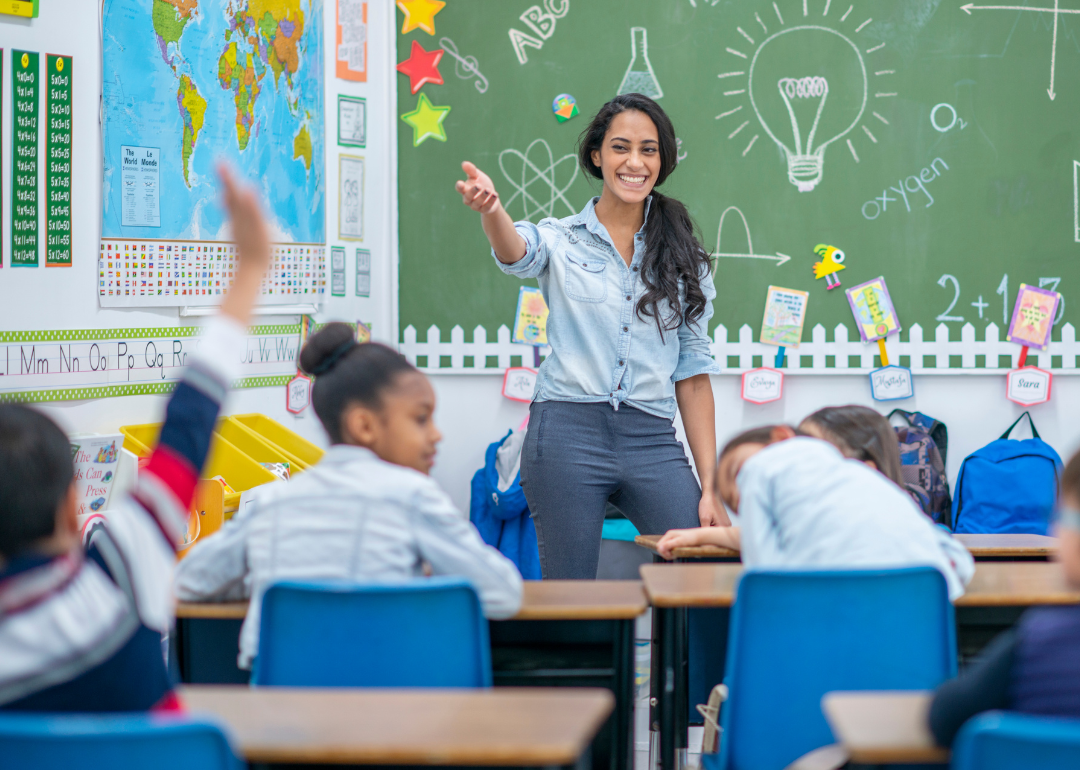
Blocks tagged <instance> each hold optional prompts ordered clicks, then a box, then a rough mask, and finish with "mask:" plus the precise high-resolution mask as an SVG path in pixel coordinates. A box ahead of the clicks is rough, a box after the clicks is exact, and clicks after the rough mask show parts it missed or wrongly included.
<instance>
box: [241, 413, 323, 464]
mask: <svg viewBox="0 0 1080 770" xmlns="http://www.w3.org/2000/svg"><path fill="white" fill-rule="evenodd" d="M225 421H226V422H236V423H239V424H240V425H243V426H244V427H245V428H247V429H249V430H251V431H253V432H254V433H257V434H258V435H259V437H260V438H262V439H263V440H264V441H266V442H268V443H270V444H273V445H274V446H276V447H277V448H278V450H279V451H281V452H282V453H283V454H286V455H291V456H293V457H295V458H296V459H297V461H299V463H300V464H301V465H302V466H303V467H304V468H310V467H311V466H312V465H314V464H315V463H317V462H319V460H321V459H322V456H323V450H322V449H320V448H319V447H317V446H315V445H314V444H312V443H311V442H310V441H308V440H307V439H305V438H303V437H301V436H299V435H297V434H296V433H294V432H293V431H291V430H289V429H288V428H286V427H285V426H284V425H282V424H281V423H279V422H277V421H276V420H272V419H270V418H269V417H267V416H266V415H265V414H258V413H252V414H234V415H233V416H232V417H226V418H225Z"/></svg>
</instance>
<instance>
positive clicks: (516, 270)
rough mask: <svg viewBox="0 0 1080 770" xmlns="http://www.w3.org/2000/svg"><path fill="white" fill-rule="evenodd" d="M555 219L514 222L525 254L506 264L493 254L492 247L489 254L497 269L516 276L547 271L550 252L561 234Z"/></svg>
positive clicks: (530, 275) (529, 276)
mask: <svg viewBox="0 0 1080 770" xmlns="http://www.w3.org/2000/svg"><path fill="white" fill-rule="evenodd" d="M557 221H558V220H554V219H552V220H548V219H544V220H541V221H540V224H538V225H534V224H533V223H532V222H528V221H522V222H515V223H514V227H515V229H517V231H518V233H519V234H520V235H521V237H522V238H524V239H525V256H524V257H522V258H521V259H519V260H518V261H517V262H514V263H513V264H510V265H508V264H506V263H505V262H503V261H501V260H500V259H499V258H498V257H497V256H496V255H495V249H492V250H491V256H492V258H493V259H494V260H495V263H496V264H497V265H498V266H499V269H500V270H502V271H503V272H504V273H506V274H507V275H513V276H517V277H518V278H538V277H539V276H541V275H543V274H544V273H545V272H547V268H548V260H549V259H550V258H551V252H552V250H553V249H554V248H555V245H556V244H557V243H558V242H559V237H560V235H561V233H560V231H559V229H558V227H557V226H556V225H555V222H557Z"/></svg>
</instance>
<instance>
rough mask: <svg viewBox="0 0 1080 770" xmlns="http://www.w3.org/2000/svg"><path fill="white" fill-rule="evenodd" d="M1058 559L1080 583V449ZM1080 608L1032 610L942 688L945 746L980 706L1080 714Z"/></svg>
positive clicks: (1065, 476) (935, 712) (1062, 513)
mask: <svg viewBox="0 0 1080 770" xmlns="http://www.w3.org/2000/svg"><path fill="white" fill-rule="evenodd" d="M1056 529H1057V537H1058V559H1059V560H1060V562H1061V568H1062V570H1063V571H1064V573H1065V580H1066V581H1067V582H1068V583H1069V585H1070V586H1072V587H1073V588H1080V454H1076V455H1073V458H1072V459H1071V460H1069V462H1068V464H1067V465H1066V466H1065V470H1064V472H1063V473H1062V474H1061V498H1060V502H1059V507H1058V513H1057V526H1056ZM1078 650H1080V606H1076V605H1069V606H1062V607H1038V608H1035V609H1031V610H1028V611H1027V612H1025V613H1024V615H1023V617H1022V618H1020V622H1019V623H1018V624H1017V625H1016V626H1015V627H1013V628H1011V629H1009V630H1008V631H1006V632H1005V633H1003V634H1001V635H1000V636H998V637H997V638H996V639H995V640H994V641H992V642H991V643H990V644H989V645H988V646H987V647H986V649H985V650H983V653H982V655H981V656H980V657H979V659H978V660H977V661H975V662H974V663H973V664H972V665H971V666H970V667H968V668H967V669H965V671H964V673H963V674H961V675H960V676H959V677H957V678H956V679H953V680H951V681H948V682H946V683H945V684H943V685H941V687H939V688H938V691H937V693H936V694H935V695H934V701H933V704H932V705H931V707H930V729H931V730H932V731H933V733H934V738H935V739H936V740H937V742H938V743H939V744H940V745H942V746H948V745H950V744H951V743H952V742H953V738H955V737H956V733H957V732H959V730H960V727H961V726H962V725H963V724H964V722H966V721H967V720H968V719H970V718H971V717H973V716H975V715H976V714H978V713H979V712H982V711H989V710H990V709H1007V710H1011V711H1020V712H1023V713H1026V714H1038V715H1041V716H1062V717H1076V718H1080V655H1077V651H1078Z"/></svg>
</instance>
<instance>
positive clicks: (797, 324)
mask: <svg viewBox="0 0 1080 770" xmlns="http://www.w3.org/2000/svg"><path fill="white" fill-rule="evenodd" d="M809 300H810V294H809V292H805V291H798V290H797V289H784V288H781V287H780V286H770V287H769V290H768V293H767V294H766V295H765V317H764V318H763V319H762V321H761V341H762V342H763V343H765V344H766V345H779V346H781V347H792V348H795V347H798V346H799V343H800V342H801V341H802V332H803V324H804V323H805V322H806V304H807V302H809Z"/></svg>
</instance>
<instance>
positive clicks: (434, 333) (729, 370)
mask: <svg viewBox="0 0 1080 770" xmlns="http://www.w3.org/2000/svg"><path fill="white" fill-rule="evenodd" d="M848 334H849V332H848V328H847V327H846V326H844V325H843V324H837V326H836V329H835V330H834V331H833V339H832V341H829V340H828V339H827V338H826V332H825V327H824V326H822V325H821V324H818V325H817V326H815V327H814V329H813V331H812V332H811V339H810V341H809V342H803V343H802V344H801V345H799V347H797V348H788V349H787V355H786V357H785V364H784V371H785V372H787V373H790V374H831V375H836V374H859V375H866V374H869V373H870V372H871V371H872V370H873V369H874V368H876V367H875V365H874V356H876V355H878V346H877V344H876V343H864V342H862V341H861V340H860V339H858V337H856V338H855V339H854V340H849V339H848ZM901 336H903V337H906V339H905V340H899V339H898V338H897V337H890V338H889V339H888V340H887V341H886V348H887V350H888V352H889V363H891V364H900V363H901V360H900V358H901V356H905V357H907V359H906V360H905V361H904V362H903V363H904V364H905V365H906V366H909V367H910V368H911V371H912V373H913V374H920V375H925V374H931V375H942V374H994V375H1001V374H1005V373H1006V372H1008V371H1009V369H1013V368H1015V367H1016V365H1017V361H1018V359H1019V357H1020V346H1019V345H1017V344H1016V343H1013V342H1006V341H1004V340H1003V339H1001V334H1000V330H999V329H998V326H997V324H994V323H990V324H987V326H986V330H985V334H984V335H983V339H982V340H978V339H976V338H975V327H974V326H972V325H971V324H970V323H966V324H964V326H963V327H962V328H961V330H960V339H958V340H952V339H949V337H950V329H949V327H948V326H947V325H945V324H944V323H941V324H938V326H937V328H936V329H935V330H934V338H933V339H932V340H927V339H924V338H923V330H922V327H921V326H919V324H912V326H911V328H910V329H908V330H907V331H905V332H903V333H902V335H901ZM496 337H497V339H496V341H495V342H488V338H487V330H486V329H485V328H484V327H483V326H477V327H476V328H475V329H473V340H472V342H466V341H465V331H464V329H462V328H461V327H460V326H455V327H454V328H453V329H451V330H450V341H449V342H443V341H442V332H441V331H440V330H439V327H437V326H431V327H429V328H428V330H427V340H426V341H425V342H420V341H418V340H417V339H416V329H415V328H414V327H413V326H407V327H405V333H404V342H402V343H401V345H400V346H399V349H400V350H401V353H402V354H403V355H404V356H405V357H406V358H408V359H409V361H411V362H412V363H413V364H415V365H417V366H419V363H418V361H417V359H418V358H421V357H426V361H425V362H424V364H425V365H424V366H420V368H421V369H422V370H423V371H425V372H428V373H431V374H501V373H502V372H503V371H504V370H505V369H507V368H509V367H510V366H511V365H512V363H513V364H516V365H520V366H532V365H533V350H534V349H533V347H532V346H531V345H522V344H520V343H514V342H511V341H510V329H508V328H507V327H506V326H505V325H503V326H500V327H499V330H498V332H497V333H496ZM549 351H550V348H547V347H542V348H541V349H540V353H541V355H545V354H547V353H548V352H549ZM710 353H711V354H712V355H713V357H714V358H715V359H716V360H717V361H718V362H719V363H720V367H721V369H722V370H723V374H742V373H743V372H745V371H748V370H750V369H753V368H756V366H772V365H773V362H774V360H775V358H776V347H775V346H773V345H763V344H761V343H760V342H755V341H754V330H753V329H751V328H750V326H749V325H745V324H744V325H743V326H742V327H741V328H740V329H739V339H738V341H729V340H728V330H727V328H726V327H725V326H723V325H722V324H721V325H720V326H717V327H716V330H715V332H714V334H713V341H712V344H711V346H710ZM489 356H494V357H497V358H498V362H499V364H498V367H488V366H487V359H488V357H489ZM512 356H520V358H521V362H520V364H518V363H517V362H511V357H512ZM856 356H858V359H859V363H858V365H857V366H852V365H850V364H851V363H852V361H851V360H850V359H851V358H854V357H856ZM953 356H959V357H960V366H958V367H953V366H951V357H953ZM977 356H985V358H984V359H983V365H982V366H976V357H977ZM1003 356H1008V357H1009V360H1010V364H1009V366H1008V367H999V366H998V363H999V361H1000V357H1003ZM1055 356H1060V357H1061V361H1060V365H1059V366H1055V367H1051V362H1052V360H1053V358H1054V357H1055ZM1078 356H1080V345H1077V342H1076V330H1075V329H1074V328H1073V325H1072V324H1068V323H1067V324H1065V325H1064V326H1062V327H1061V341H1060V342H1051V343H1050V349H1049V350H1047V351H1046V352H1045V353H1040V352H1039V351H1036V350H1031V351H1030V352H1029V353H1028V358H1027V362H1028V365H1030V366H1038V367H1040V368H1042V369H1049V370H1050V371H1053V372H1054V373H1055V374H1080V369H1078V368H1077V357H1078ZM444 357H449V359H450V361H449V364H450V365H449V366H443V365H442V362H443V358H444ZM466 357H471V361H470V362H469V364H470V365H468V366H466V364H465V358H466ZM755 357H758V358H759V361H757V362H755V361H754V358H755ZM826 357H832V358H833V365H832V366H826V363H827V362H826ZM729 358H730V359H734V358H738V360H739V363H738V366H729V365H728V360H729ZM804 358H808V359H810V361H809V362H808V364H809V365H804V363H803V359H804Z"/></svg>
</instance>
